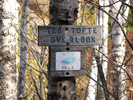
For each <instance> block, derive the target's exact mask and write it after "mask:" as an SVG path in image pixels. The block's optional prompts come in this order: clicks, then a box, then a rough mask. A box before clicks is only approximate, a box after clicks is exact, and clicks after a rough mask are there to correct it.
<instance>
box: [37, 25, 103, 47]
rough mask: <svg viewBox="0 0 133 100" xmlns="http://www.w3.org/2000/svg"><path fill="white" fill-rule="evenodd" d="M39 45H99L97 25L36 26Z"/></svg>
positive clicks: (99, 33)
mask: <svg viewBox="0 0 133 100" xmlns="http://www.w3.org/2000/svg"><path fill="white" fill-rule="evenodd" d="M38 33H39V34H38V45H39V46H59V45H101V44H102V38H101V26H99V25H94V26H93V25H50V26H38Z"/></svg>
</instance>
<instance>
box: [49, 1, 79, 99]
mask: <svg viewBox="0 0 133 100" xmlns="http://www.w3.org/2000/svg"><path fill="white" fill-rule="evenodd" d="M77 13H78V4H77V0H50V24H51V25H76V22H77V20H76V19H77ZM70 48H71V47H70ZM50 52H51V51H50ZM48 81H49V82H48V100H76V92H75V87H76V86H75V85H76V80H75V77H49V79H48Z"/></svg>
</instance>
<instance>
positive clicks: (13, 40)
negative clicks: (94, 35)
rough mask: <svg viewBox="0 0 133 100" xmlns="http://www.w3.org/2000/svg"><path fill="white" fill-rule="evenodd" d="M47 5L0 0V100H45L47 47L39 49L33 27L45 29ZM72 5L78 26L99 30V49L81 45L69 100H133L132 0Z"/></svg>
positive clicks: (82, 0) (81, 0)
mask: <svg viewBox="0 0 133 100" xmlns="http://www.w3.org/2000/svg"><path fill="white" fill-rule="evenodd" d="M52 1H54V2H58V3H61V2H64V0H52ZM52 1H50V0H0V100H50V99H49V98H48V92H49V86H48V82H49V74H48V70H49V47H48V46H38V26H39V25H49V24H50V10H51V9H50V4H51V3H52ZM76 1H77V4H78V9H77V12H76V13H77V17H76V20H77V25H101V26H102V34H101V37H102V45H94V46H91V45H89V46H86V75H85V76H77V77H75V81H76V82H75V88H76V89H75V91H74V93H75V94H76V96H75V97H74V96H73V99H72V100H133V0H76ZM67 2H71V1H70V0H67ZM73 5H74V4H73ZM57 7H58V5H57ZM55 10H56V9H55ZM52 11H53V12H54V9H52ZM64 12H65V11H61V13H59V14H62V13H64ZM73 13H74V12H73ZM64 15H65V14H64ZM54 16H55V17H57V16H56V15H54ZM54 16H52V17H54ZM74 19H75V18H74ZM52 24H56V23H54V22H52ZM53 59H54V58H53ZM68 78H69V77H68ZM55 86H56V85H55ZM64 91H67V88H65V87H64ZM50 93H52V92H51V91H50ZM63 93H64V92H63ZM56 94H58V93H56ZM62 95H64V94H62ZM62 95H61V96H62ZM62 100H66V99H62Z"/></svg>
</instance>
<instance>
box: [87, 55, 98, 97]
mask: <svg viewBox="0 0 133 100" xmlns="http://www.w3.org/2000/svg"><path fill="white" fill-rule="evenodd" d="M97 74H98V69H97V63H96V59H95V57H94V56H92V62H91V70H90V77H91V78H93V79H95V80H96V81H97ZM96 92H97V84H96V82H94V81H93V80H92V79H90V80H89V83H88V87H87V93H86V98H85V100H95V98H96Z"/></svg>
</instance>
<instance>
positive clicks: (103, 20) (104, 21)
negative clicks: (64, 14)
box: [97, 0, 109, 100]
mask: <svg viewBox="0 0 133 100" xmlns="http://www.w3.org/2000/svg"><path fill="white" fill-rule="evenodd" d="M99 4H100V5H101V6H102V5H103V6H106V5H108V4H109V2H108V0H99ZM104 9H105V10H106V11H107V12H108V11H109V9H108V7H106V8H104ZM98 23H99V25H101V26H102V45H101V46H100V50H101V52H102V53H103V54H104V55H106V56H107V54H108V47H107V46H108V15H107V14H105V13H104V12H102V11H99V20H98ZM101 63H102V67H103V73H104V77H105V79H106V76H107V65H108V63H107V58H106V57H105V56H103V55H101ZM99 88H100V87H99ZM97 97H98V98H99V100H104V98H105V95H104V92H103V89H102V88H101V91H100V93H98V96H97Z"/></svg>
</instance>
